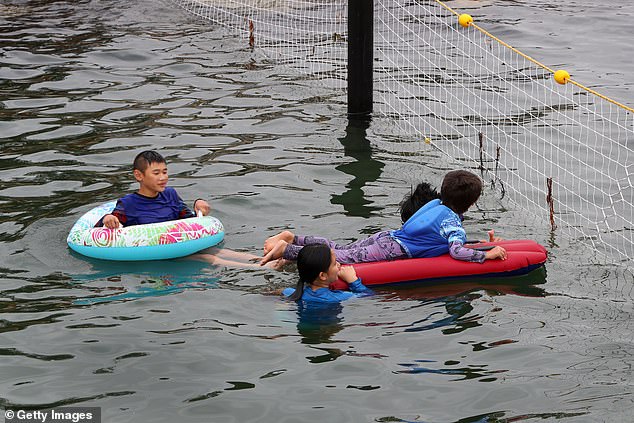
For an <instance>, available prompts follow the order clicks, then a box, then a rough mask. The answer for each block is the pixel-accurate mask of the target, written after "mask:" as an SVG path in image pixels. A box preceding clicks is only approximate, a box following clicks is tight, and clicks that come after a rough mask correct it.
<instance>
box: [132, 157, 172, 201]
mask: <svg viewBox="0 0 634 423" xmlns="http://www.w3.org/2000/svg"><path fill="white" fill-rule="evenodd" d="M134 177H135V178H136V180H137V181H138V182H139V184H141V186H140V189H139V191H143V192H145V194H146V195H147V194H157V193H159V192H163V191H165V187H166V186H167V181H168V179H169V178H168V176H167V164H165V163H150V164H149V166H148V167H147V168H146V169H145V171H144V172H141V171H140V170H138V169H135V170H134ZM143 192H142V193H143Z"/></svg>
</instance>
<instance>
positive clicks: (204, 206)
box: [194, 200, 211, 216]
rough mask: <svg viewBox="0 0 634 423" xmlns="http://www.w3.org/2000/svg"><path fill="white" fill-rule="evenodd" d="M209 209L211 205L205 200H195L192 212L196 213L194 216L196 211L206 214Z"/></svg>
mask: <svg viewBox="0 0 634 423" xmlns="http://www.w3.org/2000/svg"><path fill="white" fill-rule="evenodd" d="M210 210H211V207H210V206H209V203H208V202H206V201H205V200H196V202H195V203H194V214H196V216H198V212H201V213H202V214H203V216H207V215H208V214H209V211H210Z"/></svg>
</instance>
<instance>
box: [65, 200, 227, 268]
mask: <svg viewBox="0 0 634 423" xmlns="http://www.w3.org/2000/svg"><path fill="white" fill-rule="evenodd" d="M115 205H116V201H110V202H108V203H105V204H102V205H100V206H97V207H95V208H94V209H92V210H90V211H88V212H87V213H86V214H84V215H83V216H82V217H80V218H79V220H77V222H76V223H75V224H74V225H73V227H72V228H71V230H70V233H69V234H68V238H67V239H66V241H67V242H68V246H69V247H70V248H71V249H73V250H74V251H76V252H78V253H79V254H82V255H84V256H87V257H93V258H98V259H103V260H122V261H140V260H165V259H172V258H178V257H184V256H188V255H190V254H193V253H196V252H198V251H200V250H204V249H205V248H209V247H213V246H214V245H216V244H218V243H219V242H220V241H222V240H223V238H224V235H225V232H224V227H223V226H222V223H221V222H220V220H218V219H216V218H215V217H211V216H201V217H191V218H188V219H181V220H171V221H168V222H161V223H151V224H148V225H136V226H128V227H125V228H119V229H108V228H104V227H100V228H95V227H94V226H95V224H96V223H97V222H98V221H99V219H101V217H102V216H104V215H106V214H108V213H110V212H112V210H114V207H115Z"/></svg>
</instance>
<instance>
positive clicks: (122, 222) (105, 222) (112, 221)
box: [94, 201, 128, 229]
mask: <svg viewBox="0 0 634 423" xmlns="http://www.w3.org/2000/svg"><path fill="white" fill-rule="evenodd" d="M127 221H128V218H127V216H126V214H125V210H123V204H121V201H117V205H116V206H115V208H114V210H113V211H112V213H109V214H107V215H105V216H104V217H102V218H101V219H99V221H98V222H97V223H95V226H94V227H95V228H99V227H101V226H104V227H106V228H108V229H117V228H118V227H120V226H126V223H127Z"/></svg>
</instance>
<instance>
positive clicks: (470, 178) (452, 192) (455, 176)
mask: <svg viewBox="0 0 634 423" xmlns="http://www.w3.org/2000/svg"><path fill="white" fill-rule="evenodd" d="M480 194H482V179H480V177H479V176H478V175H476V174H475V173H471V172H468V171H466V170H453V171H451V172H449V173H447V174H446V175H445V178H444V179H443V180H442V186H441V187H440V199H441V200H442V203H443V204H444V205H445V206H447V207H449V208H450V209H451V210H453V211H454V212H456V213H457V214H463V213H464V212H466V211H467V210H468V209H469V207H471V205H473V204H474V203H475V202H476V201H477V200H478V198H480Z"/></svg>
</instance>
